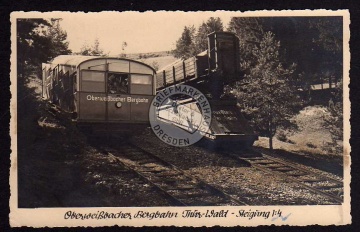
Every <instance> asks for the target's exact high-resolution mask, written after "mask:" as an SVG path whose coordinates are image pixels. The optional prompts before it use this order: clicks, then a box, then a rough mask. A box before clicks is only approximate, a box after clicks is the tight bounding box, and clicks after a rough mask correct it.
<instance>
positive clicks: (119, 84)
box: [108, 73, 129, 93]
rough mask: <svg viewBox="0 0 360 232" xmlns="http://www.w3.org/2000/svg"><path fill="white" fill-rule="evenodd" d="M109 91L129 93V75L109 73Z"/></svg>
mask: <svg viewBox="0 0 360 232" xmlns="http://www.w3.org/2000/svg"><path fill="white" fill-rule="evenodd" d="M108 93H129V75H128V74H116V73H109V75H108Z"/></svg>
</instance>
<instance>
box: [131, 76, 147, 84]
mask: <svg viewBox="0 0 360 232" xmlns="http://www.w3.org/2000/svg"><path fill="white" fill-rule="evenodd" d="M131 84H142V85H151V76H150V75H136V74H133V75H131Z"/></svg>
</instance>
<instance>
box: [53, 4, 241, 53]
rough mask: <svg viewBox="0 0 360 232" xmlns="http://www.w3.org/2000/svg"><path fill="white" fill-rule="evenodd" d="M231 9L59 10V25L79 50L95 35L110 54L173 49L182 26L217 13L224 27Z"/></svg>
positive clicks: (71, 45) (72, 48)
mask: <svg viewBox="0 0 360 232" xmlns="http://www.w3.org/2000/svg"><path fill="white" fill-rule="evenodd" d="M234 15H236V13H234V12H220V11H217V12H189V13H188V12H165V11H164V12H145V13H139V12H101V13H62V14H61V15H59V17H61V18H62V19H63V20H62V21H61V23H60V25H61V27H62V29H64V30H65V31H66V32H67V35H68V39H67V40H68V41H69V48H70V49H71V50H72V51H73V52H77V51H80V48H81V47H82V46H83V45H84V44H87V45H93V44H94V40H95V39H96V38H97V39H98V40H99V42H100V48H102V49H103V50H104V52H106V53H109V54H110V56H111V55H114V56H115V55H118V54H120V53H122V43H123V42H126V43H127V47H126V49H125V53H146V52H157V51H169V50H172V49H175V43H176V40H177V39H179V37H180V36H181V33H182V31H183V29H184V27H185V26H189V25H194V26H195V27H196V28H198V27H199V25H200V24H201V23H202V22H204V21H206V20H207V19H209V18H210V17H220V19H221V20H222V22H223V25H224V28H226V27H227V25H228V23H229V22H230V19H231V17H232V16H234Z"/></svg>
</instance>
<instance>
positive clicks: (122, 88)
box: [107, 72, 131, 121]
mask: <svg viewBox="0 0 360 232" xmlns="http://www.w3.org/2000/svg"><path fill="white" fill-rule="evenodd" d="M129 81H130V76H129V74H128V73H112V72H109V73H108V76H107V97H108V102H107V103H108V106H107V108H108V120H109V121H127V120H130V112H131V105H130V102H127V98H128V97H129V96H130V94H129V93H130V86H129Z"/></svg>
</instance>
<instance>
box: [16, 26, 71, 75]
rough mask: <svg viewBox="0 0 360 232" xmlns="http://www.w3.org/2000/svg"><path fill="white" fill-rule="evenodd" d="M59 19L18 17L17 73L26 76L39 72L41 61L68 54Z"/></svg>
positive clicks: (65, 37)
mask: <svg viewBox="0 0 360 232" xmlns="http://www.w3.org/2000/svg"><path fill="white" fill-rule="evenodd" d="M60 20H61V19H49V20H46V19H18V20H17V58H18V74H19V75H20V76H24V77H26V76H28V75H29V74H30V73H32V72H38V73H40V72H41V63H45V62H48V61H50V60H51V59H53V58H54V57H56V56H58V55H60V54H63V55H66V54H69V53H70V52H71V51H70V50H69V49H68V42H67V41H66V39H67V34H66V32H65V31H63V30H62V29H61V27H60V25H59V21H60Z"/></svg>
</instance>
